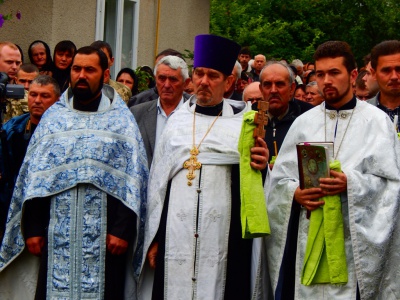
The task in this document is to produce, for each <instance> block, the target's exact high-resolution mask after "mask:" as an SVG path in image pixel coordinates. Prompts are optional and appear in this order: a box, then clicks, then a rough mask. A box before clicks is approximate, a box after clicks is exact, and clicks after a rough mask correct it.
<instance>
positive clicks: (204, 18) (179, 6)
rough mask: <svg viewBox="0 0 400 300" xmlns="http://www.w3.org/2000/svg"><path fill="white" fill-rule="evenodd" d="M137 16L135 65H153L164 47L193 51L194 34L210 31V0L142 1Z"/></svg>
mask: <svg viewBox="0 0 400 300" xmlns="http://www.w3.org/2000/svg"><path fill="white" fill-rule="evenodd" d="M158 7H160V13H159V15H160V18H159V19H158V18H157V15H158V14H157V12H158V11H157V10H158ZM139 18H140V19H139V42H138V44H139V47H138V48H139V49H138V65H149V66H151V67H153V66H154V59H155V56H156V54H157V53H159V52H160V51H162V50H164V49H166V48H173V49H176V50H178V51H180V52H184V50H185V49H188V50H190V51H193V47H194V37H195V36H196V35H198V34H201V33H208V32H209V27H210V26H209V24H210V0H185V1H181V0H153V1H148V0H141V1H140V17H139Z"/></svg>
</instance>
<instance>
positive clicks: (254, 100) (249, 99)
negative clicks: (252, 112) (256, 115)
mask: <svg viewBox="0 0 400 300" xmlns="http://www.w3.org/2000/svg"><path fill="white" fill-rule="evenodd" d="M262 99H263V98H262V97H257V98H247V100H246V101H251V103H254V102H257V101H261V100H262Z"/></svg>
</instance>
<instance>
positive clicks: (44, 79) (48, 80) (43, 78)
mask: <svg viewBox="0 0 400 300" xmlns="http://www.w3.org/2000/svg"><path fill="white" fill-rule="evenodd" d="M32 84H37V85H40V86H44V85H52V86H53V91H54V93H55V94H56V96H57V98H59V97H60V95H61V91H60V86H59V85H58V82H57V81H56V80H55V79H54V78H53V77H51V76H49V75H39V76H38V77H36V78H35V79H33V80H32V83H31V85H32Z"/></svg>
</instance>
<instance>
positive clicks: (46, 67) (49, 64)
mask: <svg viewBox="0 0 400 300" xmlns="http://www.w3.org/2000/svg"><path fill="white" fill-rule="evenodd" d="M38 44H42V45H43V46H44V49H45V50H46V63H45V64H44V65H43V67H42V68H41V69H40V71H51V70H52V69H53V60H52V59H51V54H50V47H49V45H47V44H46V43H45V42H43V41H41V40H36V41H33V42H32V43H31V44H30V45H29V48H28V56H29V60H30V61H31V63H33V57H32V48H33V47H34V46H36V45H38ZM33 64H34V63H33Z"/></svg>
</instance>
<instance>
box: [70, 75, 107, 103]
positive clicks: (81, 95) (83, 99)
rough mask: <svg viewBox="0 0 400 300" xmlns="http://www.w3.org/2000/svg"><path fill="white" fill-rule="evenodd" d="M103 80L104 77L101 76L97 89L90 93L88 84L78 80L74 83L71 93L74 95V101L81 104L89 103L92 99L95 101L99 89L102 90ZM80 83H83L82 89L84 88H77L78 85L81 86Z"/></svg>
mask: <svg viewBox="0 0 400 300" xmlns="http://www.w3.org/2000/svg"><path fill="white" fill-rule="evenodd" d="M103 80H104V75H103V76H101V79H100V82H99V84H98V87H97V89H96V90H94V91H92V90H91V88H90V85H89V83H88V82H87V81H86V80H84V79H79V80H78V81H77V82H76V83H75V85H74V87H73V88H72V92H73V94H74V99H75V101H78V102H80V103H83V104H87V103H90V102H91V101H92V100H93V99H95V98H96V97H97V96H98V95H99V93H100V91H101V89H102V88H103ZM82 83H84V84H85V85H86V87H84V88H83V87H77V85H78V84H82Z"/></svg>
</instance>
